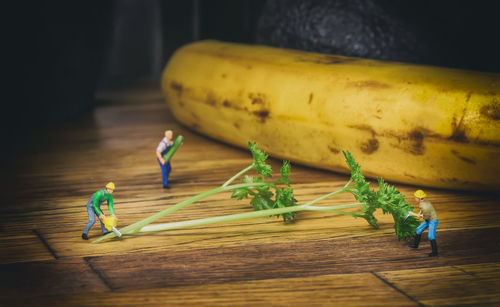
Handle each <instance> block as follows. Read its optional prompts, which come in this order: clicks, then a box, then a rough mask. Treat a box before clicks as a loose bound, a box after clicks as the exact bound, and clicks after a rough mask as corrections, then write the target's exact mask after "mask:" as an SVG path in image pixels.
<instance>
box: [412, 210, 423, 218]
mask: <svg viewBox="0 0 500 307" xmlns="http://www.w3.org/2000/svg"><path fill="white" fill-rule="evenodd" d="M410 215H411V216H415V217H418V218H420V219H421V218H422V211H420V212H419V213H415V212H412V211H410Z"/></svg>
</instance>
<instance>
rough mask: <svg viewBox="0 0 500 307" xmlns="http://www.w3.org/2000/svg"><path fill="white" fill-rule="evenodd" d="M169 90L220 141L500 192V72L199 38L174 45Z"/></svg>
mask: <svg viewBox="0 0 500 307" xmlns="http://www.w3.org/2000/svg"><path fill="white" fill-rule="evenodd" d="M162 87H163V91H164V93H165V96H166V100H167V103H168V105H169V107H170V109H171V110H172V112H173V114H174V116H175V118H176V119H177V120H178V121H179V122H180V123H182V124H184V125H185V126H187V127H189V128H191V129H193V130H195V131H198V132H199V133H202V134H205V135H207V136H210V137H212V138H215V139H218V140H220V141H223V142H227V143H230V144H233V145H237V146H241V147H246V146H247V143H248V142H249V141H250V142H257V143H258V144H259V147H260V148H262V149H263V150H265V151H266V152H268V153H269V154H270V155H271V156H273V157H275V158H279V159H287V160H290V161H293V162H295V163H299V164H303V165H308V166H312V167H316V168H322V169H328V170H332V171H336V172H342V173H346V174H347V173H349V170H348V169H347V168H346V167H345V163H344V158H343V155H342V150H349V151H350V152H351V153H352V154H353V155H354V157H356V160H357V161H358V162H359V163H360V165H361V166H362V168H363V171H364V173H365V174H366V175H367V176H369V177H372V178H376V177H383V178H384V179H386V180H387V181H389V182H391V181H392V182H401V183H408V184H414V185H418V186H429V187H438V188H451V189H465V190H495V189H498V188H500V179H499V178H500V176H499V174H500V75H499V74H494V73H482V72H475V71H466V70H458V69H449V68H440V67H431V66H424V65H412V64H404V63H396V62H387V61H376V60H368V59H360V58H352V57H343V56H337V55H327V54H317V53H310V52H303V51H296V50H286V49H279V48H272V47H265V46H257V45H244V44H235V43H224V42H218V41H200V42H195V43H192V44H189V45H186V46H184V47H182V48H180V49H179V50H177V51H176V52H175V54H174V55H173V56H172V58H171V59H170V61H169V63H168V65H167V67H166V68H165V70H164V72H163V78H162Z"/></svg>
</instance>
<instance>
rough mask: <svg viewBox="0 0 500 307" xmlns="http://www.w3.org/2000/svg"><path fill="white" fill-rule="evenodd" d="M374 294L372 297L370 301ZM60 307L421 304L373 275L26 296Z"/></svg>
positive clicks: (36, 301) (280, 279)
mask: <svg viewBox="0 0 500 307" xmlns="http://www.w3.org/2000/svg"><path fill="white" fill-rule="evenodd" d="M367 298H369V300H367ZM31 302H35V303H38V304H43V305H51V306H53V305H55V306H74V305H78V306H117V305H119V306H129V305H146V304H147V305H153V306H159V305H167V306H331V305H338V306H418V304H417V303H416V302H414V301H412V300H411V299H409V298H408V297H406V296H405V295H403V294H401V293H400V292H398V291H396V290H394V289H393V288H391V287H387V285H386V284H385V283H384V282H382V281H381V280H380V279H378V278H376V277H375V276H373V275H372V274H369V273H365V274H345V275H324V276H317V277H305V278H276V279H270V280H261V281H248V282H235V283H229V284H221V285H210V284H209V285H196V286H186V287H173V288H154V289H144V290H128V291H116V292H112V293H108V294H106V295H102V296H98V295H88V294H81V295H68V296H62V297H58V298H57V299H56V298H55V297H41V298H38V299H36V300H33V301H30V300H26V301H25V302H24V303H26V304H29V303H31Z"/></svg>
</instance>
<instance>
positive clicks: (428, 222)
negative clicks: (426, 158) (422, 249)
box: [409, 190, 438, 257]
mask: <svg viewBox="0 0 500 307" xmlns="http://www.w3.org/2000/svg"><path fill="white" fill-rule="evenodd" d="M413 195H414V196H415V200H416V201H417V203H418V206H419V207H420V212H419V213H418V214H416V213H414V212H410V213H409V214H410V215H413V216H416V217H418V218H423V219H424V221H423V222H422V224H420V226H418V227H417V234H416V235H415V241H414V242H413V244H412V245H410V247H412V248H418V245H419V244H420V237H421V235H422V232H423V231H424V230H425V229H426V228H427V227H429V234H428V235H427V238H428V239H429V241H430V242H431V247H432V253H430V254H429V257H436V256H437V255H438V251H437V244H436V228H437V225H438V218H437V213H436V210H435V209H434V207H433V206H432V205H431V203H430V202H429V201H428V200H426V199H425V197H426V196H427V195H426V194H425V192H424V191H422V190H417V191H416V192H415V193H414V194H413Z"/></svg>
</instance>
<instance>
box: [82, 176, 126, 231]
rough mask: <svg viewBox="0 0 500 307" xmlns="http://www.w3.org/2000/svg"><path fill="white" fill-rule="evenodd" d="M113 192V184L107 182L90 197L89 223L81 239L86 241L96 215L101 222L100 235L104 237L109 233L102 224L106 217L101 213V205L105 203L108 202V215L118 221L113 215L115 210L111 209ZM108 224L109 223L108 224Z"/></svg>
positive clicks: (88, 203)
mask: <svg viewBox="0 0 500 307" xmlns="http://www.w3.org/2000/svg"><path fill="white" fill-rule="evenodd" d="M114 190H115V184H114V183H113V182H109V183H108V184H107V185H106V187H105V189H103V190H99V191H97V192H95V193H94V195H92V197H91V198H90V199H89V201H88V202H87V212H88V214H89V222H88V223H87V226H85V229H84V230H83V233H82V238H83V239H84V240H88V239H89V237H88V234H89V230H90V228H91V227H92V226H93V225H94V223H95V216H96V215H97V216H98V217H99V221H100V222H101V230H102V234H103V235H105V234H107V233H108V232H109V231H108V230H107V229H106V226H105V224H104V221H105V218H106V216H105V215H104V213H103V212H102V211H101V208H100V206H101V204H102V203H103V202H105V201H107V202H108V211H109V214H111V216H112V217H113V219H114V220H115V221H117V220H118V218H117V217H116V215H115V210H114V208H113V191H114ZM108 224H109V222H108Z"/></svg>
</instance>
